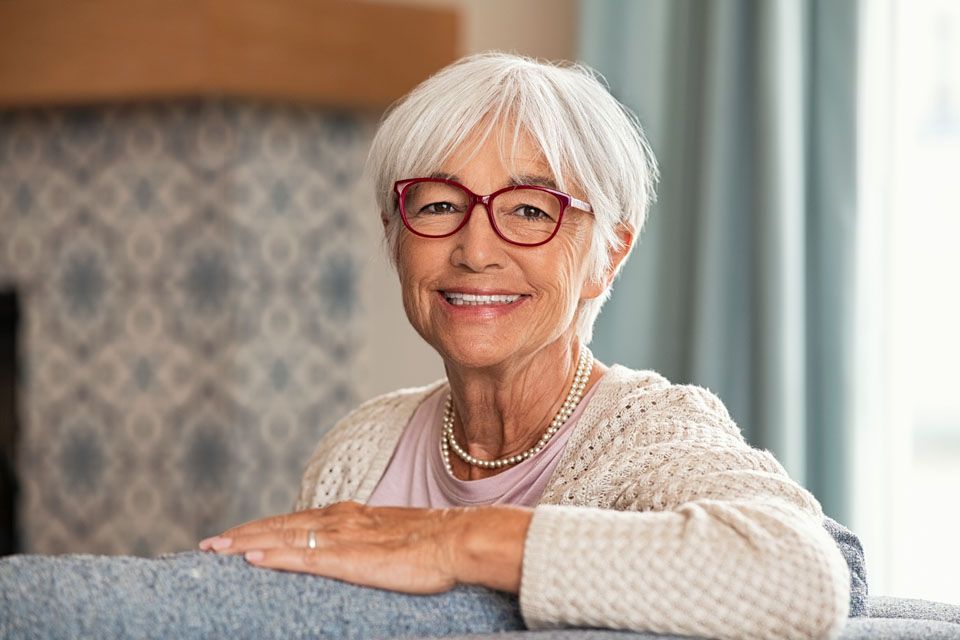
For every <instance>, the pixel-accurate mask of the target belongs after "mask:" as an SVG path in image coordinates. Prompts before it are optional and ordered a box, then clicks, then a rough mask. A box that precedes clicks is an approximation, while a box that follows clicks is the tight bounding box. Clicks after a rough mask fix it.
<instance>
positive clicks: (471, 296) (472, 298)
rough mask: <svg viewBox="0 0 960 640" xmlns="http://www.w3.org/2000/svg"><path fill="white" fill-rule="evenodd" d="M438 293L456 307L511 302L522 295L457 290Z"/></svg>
mask: <svg viewBox="0 0 960 640" xmlns="http://www.w3.org/2000/svg"><path fill="white" fill-rule="evenodd" d="M440 293H441V294H443V297H444V298H446V300H447V302H449V303H450V304H452V305H455V306H458V307H460V306H466V305H473V306H477V305H497V304H512V303H514V302H516V301H517V300H519V299H520V298H521V297H522V296H521V295H520V294H494V295H480V294H476V293H459V292H457V291H441V292H440Z"/></svg>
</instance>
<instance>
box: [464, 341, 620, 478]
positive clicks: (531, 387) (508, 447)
mask: <svg viewBox="0 0 960 640" xmlns="http://www.w3.org/2000/svg"><path fill="white" fill-rule="evenodd" d="M577 345H578V342H577V341H575V340H571V341H558V342H556V343H554V344H552V345H549V346H548V347H545V348H544V349H541V350H540V351H538V352H536V353H535V354H532V355H530V356H528V357H526V358H523V359H517V360H515V361H511V362H504V363H502V364H500V365H498V366H497V367H486V368H484V369H474V368H468V367H459V366H457V365H456V364H454V363H447V364H446V370H447V378H448V380H449V381H450V391H451V394H452V396H453V405H454V412H455V416H456V419H455V421H454V435H455V436H456V439H457V442H458V443H459V444H460V446H462V447H463V448H464V449H465V450H466V451H467V453H469V454H470V455H472V456H475V457H477V458H481V459H483V460H494V459H498V458H503V457H506V456H512V455H516V454H519V453H522V452H523V451H526V450H527V449H529V448H530V447H532V446H534V445H535V444H536V443H537V441H538V440H539V439H540V437H541V436H542V435H543V432H544V431H546V430H547V428H548V427H549V426H550V423H551V422H552V421H553V419H554V417H555V416H556V415H557V413H558V412H559V411H560V408H561V406H562V405H563V402H564V400H566V398H567V395H568V393H569V392H570V386H571V384H572V383H573V379H574V376H575V374H576V368H577V359H578V357H579V349H578V346H577ZM605 370H606V367H605V366H603V365H602V364H601V363H599V362H594V365H593V372H592V373H591V376H590V379H589V380H588V381H587V386H586V388H585V389H584V394H586V392H587V391H588V390H589V389H590V388H591V387H592V386H593V385H594V384H595V383H596V381H597V380H599V379H600V377H601V376H602V375H603V372H604V371H605ZM454 458H456V456H453V455H451V462H453V461H454V460H453V459H454ZM456 461H457V462H461V461H460V460H459V458H457V459H456ZM457 467H461V471H462V470H463V467H468V468H469V472H468V473H466V474H462V473H457V474H456V475H457V477H463V476H464V475H466V477H467V479H471V480H473V479H477V478H483V477H487V476H490V475H495V474H496V473H497V472H498V470H490V469H482V468H479V467H473V466H471V465H467V464H466V463H462V465H459V464H458V465H456V466H455V467H454V469H455V471H456V468H457Z"/></svg>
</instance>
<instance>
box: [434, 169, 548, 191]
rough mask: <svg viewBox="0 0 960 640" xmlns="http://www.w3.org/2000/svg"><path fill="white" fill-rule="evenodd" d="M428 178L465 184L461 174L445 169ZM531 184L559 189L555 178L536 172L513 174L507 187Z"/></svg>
mask: <svg viewBox="0 0 960 640" xmlns="http://www.w3.org/2000/svg"><path fill="white" fill-rule="evenodd" d="M427 177H428V178H439V179H440V180H452V181H454V182H458V183H460V184H463V183H462V182H461V180H460V176H458V175H457V174H455V173H444V172H443V171H434V172H433V173H431V174H430V175H429V176H427ZM524 184H529V185H537V186H540V187H546V188H548V189H553V190H554V191H557V190H558V189H559V187H557V183H556V182H554V181H553V178H550V177H548V176H541V175H534V174H521V175H518V176H513V177H511V178H510V180H508V181H507V183H506V185H504V186H505V187H519V186H520V185H524Z"/></svg>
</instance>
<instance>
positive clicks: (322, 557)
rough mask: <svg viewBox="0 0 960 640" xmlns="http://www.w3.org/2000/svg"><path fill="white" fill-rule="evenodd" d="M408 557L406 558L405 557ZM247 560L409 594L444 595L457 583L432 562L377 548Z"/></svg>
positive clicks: (263, 552)
mask: <svg viewBox="0 0 960 640" xmlns="http://www.w3.org/2000/svg"><path fill="white" fill-rule="evenodd" d="M404 555H405V554H404ZM244 557H245V558H246V559H247V561H248V562H250V563H251V564H253V565H256V566H258V567H265V568H270V569H278V570H280V571H295V572H298V573H313V574H317V575H321V576H325V577H328V578H335V579H337V580H343V581H344V582H351V583H353V584H359V585H364V586H368V587H376V588H379V589H390V590H394V591H403V592H406V593H420V594H428V593H442V592H444V591H447V590H449V589H451V588H452V587H453V586H454V584H455V581H454V580H453V579H452V578H451V577H450V576H449V575H446V574H444V573H442V572H440V571H437V570H435V569H433V568H432V567H430V563H429V562H421V561H413V562H411V561H410V559H409V558H405V557H402V556H401V557H398V556H397V555H395V554H392V553H391V552H389V551H386V550H382V549H378V548H377V547H375V546H364V547H348V548H342V547H341V548H337V549H291V548H277V549H255V550H252V551H248V552H247V553H245V554H244Z"/></svg>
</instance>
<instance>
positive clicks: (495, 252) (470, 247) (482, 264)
mask: <svg viewBox="0 0 960 640" xmlns="http://www.w3.org/2000/svg"><path fill="white" fill-rule="evenodd" d="M454 237H455V238H456V247H455V249H454V252H453V254H452V256H451V257H452V258H453V259H454V261H455V262H457V263H459V264H463V265H464V266H468V267H470V269H472V270H473V271H482V270H483V269H486V268H489V267H491V266H502V263H503V249H504V244H506V243H505V242H504V240H503V239H502V238H500V236H499V235H497V232H496V230H495V229H494V228H493V223H492V221H491V220H490V216H489V214H488V213H487V207H486V205H484V204H483V203H482V202H478V203H477V204H476V205H475V206H474V207H473V210H472V211H471V213H470V218H469V220H467V224H465V225H464V226H463V228H462V229H460V231H458V232H457V233H456V234H455V236H454Z"/></svg>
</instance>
